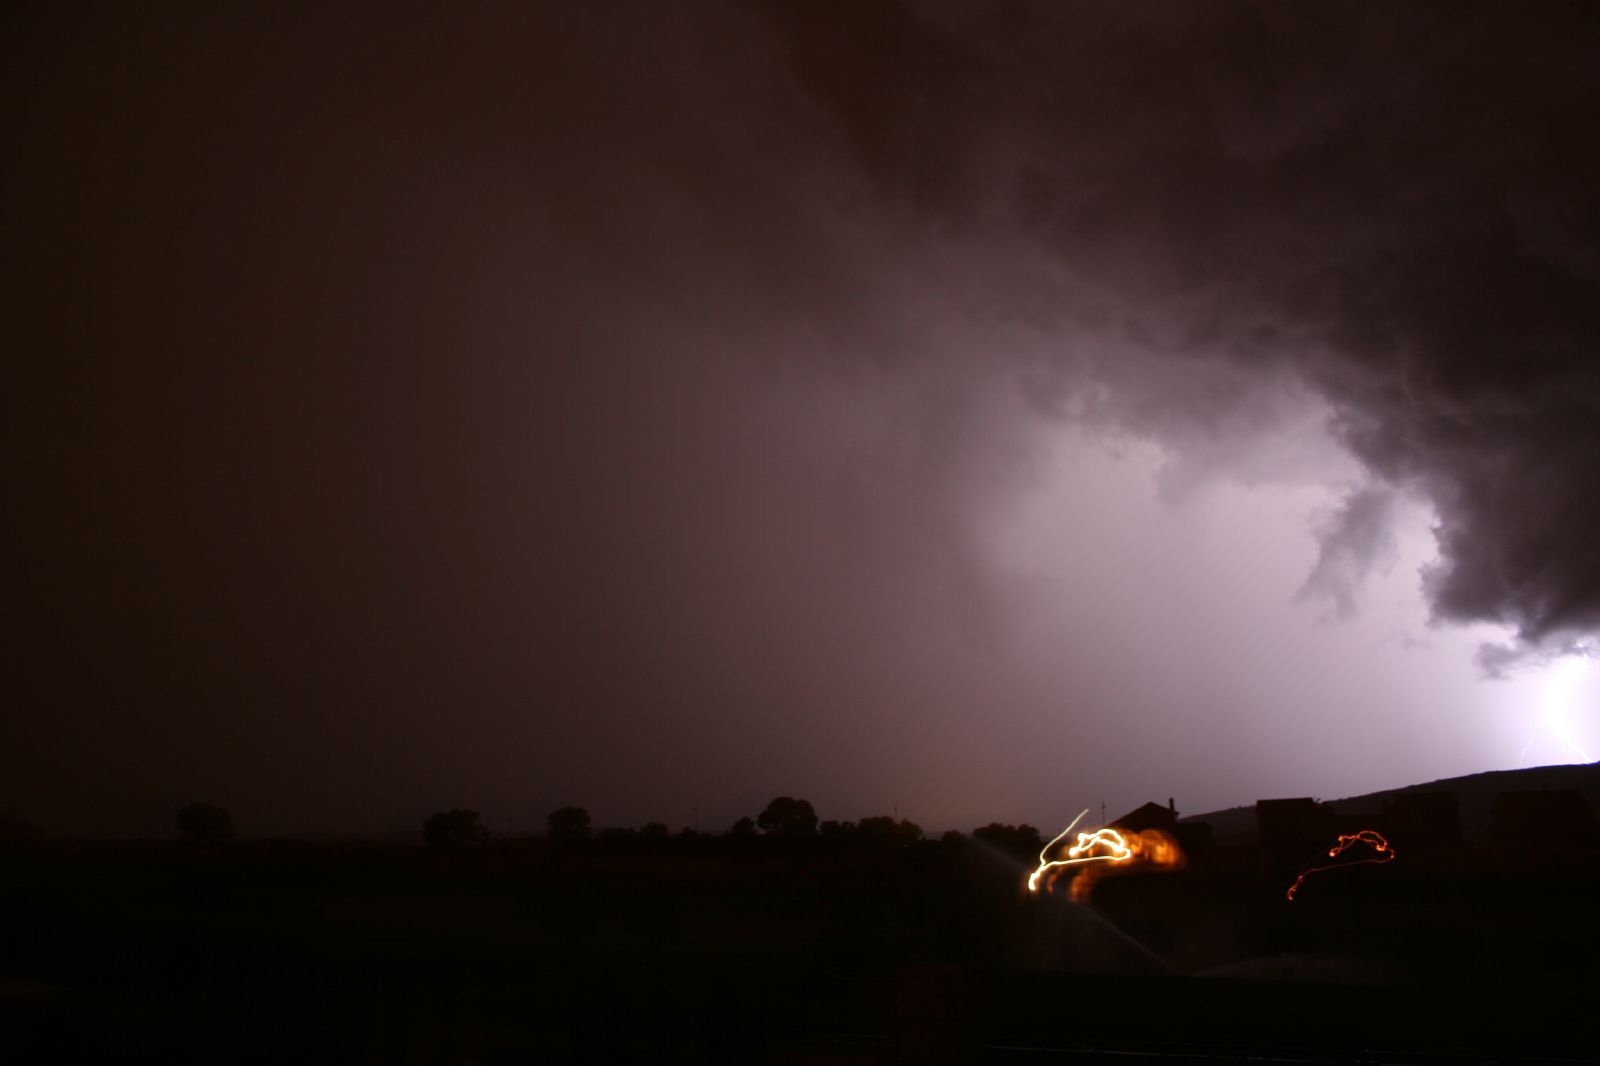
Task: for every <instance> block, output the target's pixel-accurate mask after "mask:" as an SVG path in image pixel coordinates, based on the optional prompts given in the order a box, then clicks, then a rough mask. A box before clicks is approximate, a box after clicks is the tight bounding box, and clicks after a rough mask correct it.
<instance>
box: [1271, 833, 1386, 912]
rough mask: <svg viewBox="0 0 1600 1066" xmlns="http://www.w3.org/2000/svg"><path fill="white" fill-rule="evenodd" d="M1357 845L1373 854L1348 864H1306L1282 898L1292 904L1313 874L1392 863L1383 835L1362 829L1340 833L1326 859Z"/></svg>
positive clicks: (1334, 857)
mask: <svg viewBox="0 0 1600 1066" xmlns="http://www.w3.org/2000/svg"><path fill="white" fill-rule="evenodd" d="M1357 844H1366V845H1368V846H1369V847H1371V848H1372V850H1373V852H1374V854H1373V856H1372V857H1371V858H1366V859H1354V860H1352V861H1350V862H1330V863H1324V864H1323V865H1321V866H1311V865H1309V864H1308V865H1307V866H1306V867H1305V869H1303V870H1301V871H1300V876H1299V877H1296V878H1295V879H1294V884H1292V885H1290V886H1289V891H1288V892H1287V893H1285V894H1284V898H1286V899H1288V900H1289V901H1290V902H1293V901H1294V894H1295V893H1296V892H1297V891H1299V889H1300V886H1301V885H1303V884H1305V880H1306V878H1308V877H1310V876H1311V875H1312V874H1314V873H1321V872H1322V871H1323V870H1336V869H1341V868H1343V867H1345V866H1361V865H1363V864H1365V863H1385V862H1393V861H1394V848H1393V846H1391V845H1390V843H1389V842H1388V841H1387V840H1385V839H1384V837H1383V834H1382V833H1380V832H1378V831H1377V830H1376V829H1363V830H1361V831H1360V832H1359V833H1349V834H1346V833H1340V834H1339V842H1338V843H1337V844H1335V845H1334V846H1333V847H1331V848H1329V849H1328V858H1330V859H1337V858H1338V857H1339V856H1340V855H1343V854H1344V853H1345V852H1346V851H1348V850H1350V849H1351V848H1353V847H1355V846H1356V845H1357Z"/></svg>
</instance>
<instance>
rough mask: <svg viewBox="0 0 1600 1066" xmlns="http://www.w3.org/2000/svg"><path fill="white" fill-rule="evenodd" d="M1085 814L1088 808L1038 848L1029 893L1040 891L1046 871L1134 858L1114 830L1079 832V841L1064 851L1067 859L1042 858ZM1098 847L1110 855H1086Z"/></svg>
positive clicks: (1029, 880) (1029, 883)
mask: <svg viewBox="0 0 1600 1066" xmlns="http://www.w3.org/2000/svg"><path fill="white" fill-rule="evenodd" d="M1088 813H1089V808H1087V807H1085V808H1084V809H1083V810H1081V811H1079V812H1078V816H1077V817H1076V818H1074V819H1073V820H1072V822H1071V824H1069V825H1068V826H1067V827H1066V828H1065V829H1063V830H1062V831H1061V832H1059V833H1057V834H1056V835H1055V836H1054V837H1052V838H1050V843H1048V844H1046V845H1045V846H1044V847H1042V848H1040V849H1039V867H1038V869H1036V870H1034V871H1033V873H1031V874H1029V875H1028V891H1029V892H1038V891H1039V878H1041V877H1043V876H1044V874H1045V871H1047V870H1061V869H1063V868H1065V867H1068V866H1081V865H1083V864H1084V863H1087V862H1126V861H1127V860H1129V859H1131V858H1132V857H1133V851H1132V849H1130V848H1129V847H1128V842H1127V841H1126V840H1124V839H1123V838H1122V834H1121V833H1119V832H1117V831H1116V830H1115V829H1096V830H1095V831H1094V832H1093V833H1079V834H1078V842H1077V843H1076V844H1074V845H1072V846H1071V847H1070V848H1068V849H1067V857H1066V858H1064V859H1048V858H1046V857H1045V856H1047V855H1049V854H1050V849H1051V848H1053V847H1055V846H1056V845H1057V844H1059V843H1060V842H1061V840H1062V838H1063V837H1065V836H1066V835H1067V834H1068V833H1070V832H1072V831H1073V830H1074V829H1076V828H1077V827H1078V823H1079V822H1081V821H1083V816H1084V815H1086V814H1088ZM1100 845H1104V846H1106V847H1108V848H1110V849H1111V854H1109V855H1090V854H1089V852H1090V851H1091V850H1093V849H1094V848H1095V847H1097V846H1100ZM1052 880H1053V878H1052Z"/></svg>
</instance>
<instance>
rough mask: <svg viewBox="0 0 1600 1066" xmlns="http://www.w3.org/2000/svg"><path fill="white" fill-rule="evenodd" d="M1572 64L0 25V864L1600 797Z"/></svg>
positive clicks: (1197, 30) (1112, 43)
mask: <svg viewBox="0 0 1600 1066" xmlns="http://www.w3.org/2000/svg"><path fill="white" fill-rule="evenodd" d="M1585 14H1586V9H1585V7H1584V6H1583V5H1563V4H1558V3H1548V4H1543V3H1535V4H1526V5H1515V6H1507V5H1478V4H1452V5H1443V6H1430V5H1423V4H1395V5H1381V6H1379V5H1372V6H1370V7H1367V8H1357V7H1352V6H1350V5H1348V4H1317V3H1309V4H1296V5H1282V4H1254V3H1218V4H1206V5H1180V4H1171V5H1165V4H1150V5H1129V4H1124V3H1077V4H1063V5H1058V4H1031V3H1005V4H991V3H981V4H980V3H931V4H899V3H887V2H884V3H861V4H840V5H811V4H782V3H775V4H749V5H730V4H718V3H697V4H683V5H632V4H617V5H565V6H558V5H536V6H532V7H530V8H527V9H520V8H516V7H512V8H495V9H490V8H479V9H472V10H456V9H443V8H441V9H415V10H406V11H398V10H392V11H382V12H372V11H365V12H361V11H353V10H339V9H330V10H327V11H323V10H319V11H318V12H317V13H316V14H314V15H313V14H311V13H309V12H307V11H301V10H297V9H296V10H286V9H282V8H279V7H277V6H275V5H263V6H260V7H253V6H250V5H245V6H237V5H233V6H229V7H228V8H227V9H226V10H210V9H194V10H184V9H178V8H171V9H162V10H159V11H147V10H135V9H131V8H123V7H118V6H104V7H101V6H94V5H91V6H87V7H82V8H70V9H59V10H57V9H52V10H51V11H49V12H46V13H43V14H40V15H38V16H36V17H34V18H33V19H32V20H31V21H27V20H24V21H23V22H21V23H18V24H17V25H15V26H14V27H13V32H10V33H8V34H6V35H5V37H6V38H7V43H6V45H5V48H6V57H5V62H4V63H3V64H0V68H3V69H4V70H5V72H6V73H5V75H4V77H5V79H6V89H5V92H4V93H0V100H3V101H4V102H3V104H0V118H3V121H4V130H5V132H6V135H7V142H8V143H9V144H10V145H12V147H13V151H12V152H11V153H10V155H11V162H10V163H9V164H8V166H7V167H6V168H5V171H4V173H3V174H0V193H3V195H0V217H3V227H4V229H3V232H4V233H5V235H6V240H5V244H6V247H7V249H8V252H7V255H6V257H5V258H6V275H5V285H4V295H3V296H0V300H3V301H4V304H3V315H0V320H3V322H4V326H3V327H0V328H3V329H4V331H5V337H4V343H5V348H6V350H7V351H9V352H12V353H16V354H15V355H14V361H15V362H17V363H18V364H19V366H18V367H17V369H16V371H15V373H14V376H13V379H12V382H11V384H10V386H9V387H8V389H7V390H5V399H4V401H3V402H4V411H3V418H0V423H3V425H4V426H5V430H4V433H5V448H4V449H3V454H4V456H5V459H4V463H5V470H6V481H5V483H6V485H7V490H8V500H9V505H8V510H9V516H8V520H7V522H6V526H5V534H4V535H5V538H6V539H5V547H6V558H7V559H8V561H9V562H10V568H9V571H8V573H9V574H10V576H11V583H10V592H9V595H8V601H9V603H10V606H11V611H10V612H9V613H10V614H11V616H12V620H13V621H14V622H15V623H16V624H15V625H14V626H13V627H11V628H12V629H13V631H16V632H20V633H22V634H23V635H22V636H21V637H20V639H18V640H17V641H16V642H14V643H13V644H11V645H10V646H9V647H8V649H7V656H8V661H7V666H6V670H5V677H6V681H5V686H6V688H5V701H6V705H7V707H8V708H9V711H8V713H7V714H6V715H5V716H4V721H3V724H0V753H3V754H0V774H3V776H0V782H3V784H4V788H5V790H6V792H5V794H4V795H3V796H0V799H3V800H5V801H6V802H7V803H9V804H11V805H12V806H14V807H15V808H16V810H17V812H18V814H19V815H20V816H22V817H24V818H27V819H29V820H32V821H35V822H38V823H40V824H41V825H44V826H45V827H46V828H49V829H56V830H62V831H71V832H86V833H99V832H106V833H147V832H161V831H163V830H164V829H165V827H166V825H167V824H168V822H169V820H170V816H171V811H172V810H175V809H176V808H177V807H178V806H179V805H181V804H182V803H183V802H186V801H187V800H189V799H191V798H194V797H197V796H199V797H205V798H207V799H210V800H213V801H215V802H221V803H225V804H227V805H228V806H229V807H230V808H231V809H232V810H233V812H234V817H235V819H236V821H237V822H238V823H239V825H240V826H241V829H242V830H244V831H246V832H251V831H259V832H280V831H294V832H298V831H335V832H342V831H360V832H365V831H373V830H380V829H387V828H393V827H406V826H412V825H414V824H416V822H417V820H418V819H419V818H420V817H421V816H422V815H424V814H426V813H427V812H429V811H432V810H435V809H439V808H444V807H455V806H466V807H473V808H477V809H480V810H482V811H484V812H485V813H486V814H487V815H488V816H489V818H490V821H491V824H492V825H494V826H495V827H496V828H503V827H504V826H505V825H507V824H511V825H513V826H518V825H520V826H522V827H533V826H536V825H538V824H539V823H540V820H541V819H542V818H543V815H544V813H545V812H546V811H548V810H550V809H553V808H555V807H558V806H562V805H565V804H579V805H583V806H586V807H587V808H588V809H589V810H590V811H591V812H592V814H593V815H594V818H595V821H596V822H597V824H633V825H637V824H639V823H641V822H643V821H646V820H651V819H658V820H661V821H664V822H668V823H669V824H672V825H679V824H685V823H687V822H689V821H690V820H691V819H692V817H693V814H692V812H693V811H695V810H697V809H698V811H699V817H700V821H701V823H702V825H703V826H705V827H712V828H720V827H722V826H725V825H727V824H728V823H731V822H732V821H733V820H734V819H735V818H737V817H739V816H741V815H746V814H753V813H755V812H757V811H759V810H760V808H761V806H762V805H763V804H765V802H766V801H767V800H768V799H770V798H771V797H772V796H774V795H779V794H789V795H795V796H803V797H805V798H807V799H808V800H810V801H811V802H812V803H813V804H814V805H815V807H816V809H817V811H818V813H819V814H820V815H821V816H822V817H824V818H855V817H859V816H862V815H870V814H874V813H882V812H887V811H889V810H891V809H893V808H895V807H896V806H897V807H898V809H899V811H900V813H901V814H902V815H903V816H906V817H910V818H912V819H914V820H916V821H918V822H919V823H921V824H922V825H924V826H926V827H929V828H944V827H957V828H961V829H969V828H971V827H972V826H974V825H978V824H982V823H986V822H989V821H992V820H1002V821H1007V822H1014V821H1031V822H1033V823H1034V824H1037V825H1044V826H1049V825H1052V824H1055V823H1057V822H1059V821H1060V820H1061V818H1062V815H1063V814H1064V813H1070V811H1072V810H1077V809H1080V808H1081V807H1082V806H1084V805H1085V804H1098V803H1099V802H1100V801H1102V800H1103V801H1105V802H1106V804H1107V805H1108V807H1109V808H1114V809H1116V810H1121V809H1124V808H1132V807H1134V806H1136V805H1137V804H1139V803H1142V802H1144V801H1146V800H1149V799H1164V798H1165V797H1167V796H1173V797H1175V798H1176V799H1177V801H1178V805H1179V807H1180V808H1181V809H1183V810H1185V811H1188V812H1198V811H1201V810H1204V809H1208V808H1214V807H1219V806H1225V805H1231V804H1237V803H1247V802H1250V801H1252V800H1253V799H1255V798H1257V797H1260V796H1278V795H1301V794H1315V795H1318V796H1322V797H1334V796H1339V795H1348V794H1353V793H1359V792H1363V791H1367V790H1370V789H1376V788H1382V787H1390V786H1398V785H1403V784H1407V783H1411V782H1416V781H1425V780H1430V779H1433V778H1436V777H1441V776H1447V775H1453V774H1458V773H1466V772H1472V771H1476V770H1482V769H1490V768H1498V767H1509V766H1516V765H1519V764H1532V763H1539V762H1556V761H1575V760H1587V759H1589V758H1591V757H1592V756H1593V755H1594V754H1596V753H1597V752H1600V667H1596V665H1595V664H1594V662H1593V658H1592V656H1593V651H1592V649H1593V648H1594V646H1595V645H1594V635H1595V634H1596V632H1597V631H1600V553H1596V552H1595V551H1594V549H1593V542H1594V534H1593V531H1594V529H1595V528H1596V525H1597V523H1600V479H1597V477H1596V474H1595V467H1594V461H1595V459H1594V457H1595V456H1596V455H1600V369H1597V366H1600V362H1597V360H1596V358H1595V355H1596V352H1597V350H1600V194H1597V191H1596V190H1600V140H1597V139H1596V138H1595V137H1594V136H1593V131H1594V130H1595V129H1596V128H1600V67H1597V65H1596V64H1595V63H1594V62H1593V57H1594V55H1595V54H1597V47H1600V40H1597V39H1596V35H1597V33H1600V28H1597V24H1596V22H1595V20H1593V19H1591V18H1586V17H1584V16H1585Z"/></svg>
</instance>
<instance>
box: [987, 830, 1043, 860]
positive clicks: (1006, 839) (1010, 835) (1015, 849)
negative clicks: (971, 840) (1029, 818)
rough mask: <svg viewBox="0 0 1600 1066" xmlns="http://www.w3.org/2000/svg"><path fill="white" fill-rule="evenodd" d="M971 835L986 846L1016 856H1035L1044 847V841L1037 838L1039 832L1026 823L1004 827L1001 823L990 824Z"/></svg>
mask: <svg viewBox="0 0 1600 1066" xmlns="http://www.w3.org/2000/svg"><path fill="white" fill-rule="evenodd" d="M972 835H973V836H974V837H975V838H976V839H978V840H981V841H983V842H984V843H986V844H991V845H993V846H994V847H997V848H1000V849H1001V850H1003V851H1009V852H1012V853H1014V854H1017V855H1030V854H1031V855H1037V854H1038V853H1039V850H1040V849H1041V848H1043V847H1044V840H1043V838H1041V837H1040V836H1039V830H1037V829H1035V828H1034V827H1033V826H1031V825H1028V824H1026V823H1024V824H1022V825H1006V824H1004V823H1002V822H990V823H989V824H988V825H985V826H980V827H979V828H977V829H974V830H973V831H972Z"/></svg>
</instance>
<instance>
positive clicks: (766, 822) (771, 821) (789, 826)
mask: <svg viewBox="0 0 1600 1066" xmlns="http://www.w3.org/2000/svg"><path fill="white" fill-rule="evenodd" d="M756 824H757V825H759V826H760V827H761V831H762V832H763V833H766V834H767V835H768V836H775V837H809V836H816V835H817V812H816V811H814V810H812V809H811V804H809V803H807V802H806V801H805V800H803V799H795V798H794V797H792V796H779V797H778V798H777V799H775V800H773V801H772V802H771V803H769V804H767V809H766V810H764V811H762V812H761V816H760V817H758V818H757V819H756Z"/></svg>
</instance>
